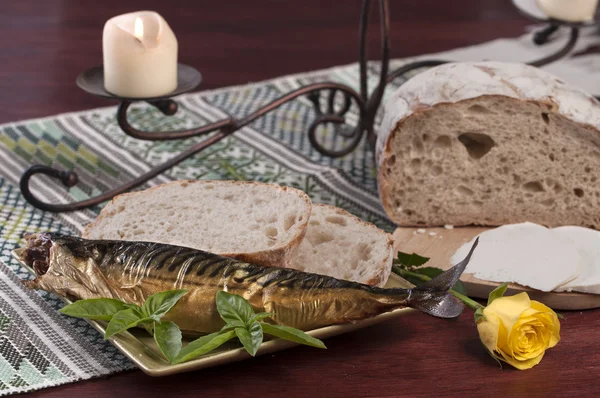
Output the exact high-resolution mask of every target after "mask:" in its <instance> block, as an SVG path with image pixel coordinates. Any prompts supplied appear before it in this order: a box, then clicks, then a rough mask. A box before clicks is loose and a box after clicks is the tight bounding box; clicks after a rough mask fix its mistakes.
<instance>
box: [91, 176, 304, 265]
mask: <svg viewBox="0 0 600 398" xmlns="http://www.w3.org/2000/svg"><path fill="white" fill-rule="evenodd" d="M310 211H311V202H310V199H309V197H308V196H307V195H306V194H305V193H304V192H302V191H300V190H297V189H293V188H289V187H284V186H279V185H275V184H262V183H257V182H237V181H174V182H171V183H168V184H164V185H160V186H157V187H153V188H150V189H147V190H145V191H139V192H132V193H127V194H123V195H119V196H117V197H115V198H114V199H113V200H112V201H111V202H110V203H108V204H107V205H106V207H104V209H102V211H101V212H100V215H99V216H98V218H97V219H96V220H95V221H94V222H92V223H90V224H89V225H88V226H87V227H86V229H85V231H84V233H83V237H84V238H88V239H118V240H127V241H152V242H159V243H167V244H173V245H181V246H186V247H192V248H195V249H201V250H206V251H209V252H213V253H217V254H221V255H224V256H228V257H233V258H237V259H240V260H243V261H247V262H252V263H255V264H260V265H264V266H273V267H285V266H287V265H288V264H289V262H290V259H291V256H292V254H293V252H294V250H295V249H296V248H297V247H298V245H300V242H301V241H302V238H303V237H304V234H305V232H306V226H307V223H308V220H309V217H310Z"/></svg>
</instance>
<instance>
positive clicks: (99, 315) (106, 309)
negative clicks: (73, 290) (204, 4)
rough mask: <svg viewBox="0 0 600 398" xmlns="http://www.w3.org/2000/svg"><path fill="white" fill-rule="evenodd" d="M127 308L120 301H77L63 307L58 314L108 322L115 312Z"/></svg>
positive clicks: (104, 299)
mask: <svg viewBox="0 0 600 398" xmlns="http://www.w3.org/2000/svg"><path fill="white" fill-rule="evenodd" d="M126 308H127V304H125V303H124V302H122V301H121V300H117V299H111V298H97V299H88V300H79V301H75V302H74V303H71V304H69V305H66V306H64V307H63V308H61V309H60V310H59V312H61V313H63V314H65V315H69V316H73V317H75V318H85V319H93V320H95V321H110V318H112V317H113V315H115V314H116V313H117V312H119V311H122V310H124V309H126Z"/></svg>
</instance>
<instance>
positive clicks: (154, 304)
mask: <svg viewBox="0 0 600 398" xmlns="http://www.w3.org/2000/svg"><path fill="white" fill-rule="evenodd" d="M187 292H188V291H187V290H185V289H181V290H167V291H165V292H160V293H156V294H153V295H152V296H150V297H148V298H147V299H146V301H145V302H144V304H143V305H142V313H143V314H144V316H146V317H149V318H152V319H154V320H155V321H160V317H162V316H163V315H164V314H166V313H167V312H169V310H170V309H171V308H173V306H174V305H175V304H177V302H178V301H179V299H180V298H182V297H183V296H184V295H185V294H186V293H187Z"/></svg>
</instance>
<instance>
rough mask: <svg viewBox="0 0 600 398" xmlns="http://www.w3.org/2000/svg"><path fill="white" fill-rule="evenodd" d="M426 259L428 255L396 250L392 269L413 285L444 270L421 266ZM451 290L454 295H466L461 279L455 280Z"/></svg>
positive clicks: (429, 278)
mask: <svg viewBox="0 0 600 398" xmlns="http://www.w3.org/2000/svg"><path fill="white" fill-rule="evenodd" d="M428 261H429V257H423V256H420V255H418V254H416V253H412V254H408V253H403V252H398V256H397V257H396V258H395V259H394V264H393V265H392V271H393V272H394V273H395V274H397V275H399V276H401V277H402V278H404V279H406V280H407V281H409V282H410V283H412V284H413V285H417V286H418V285H420V284H422V283H423V282H427V281H429V280H431V279H433V278H435V277H436V276H438V275H439V274H441V273H442V272H444V270H442V269H441V268H437V267H423V265H424V264H426V263H427V262H428ZM452 292H453V293H454V294H455V295H456V294H457V293H458V294H459V295H461V296H466V295H467V291H466V289H465V286H464V285H463V283H462V282H461V281H458V282H456V284H455V285H454V287H453V288H452ZM459 298H460V297H459Z"/></svg>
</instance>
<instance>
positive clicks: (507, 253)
mask: <svg viewBox="0 0 600 398" xmlns="http://www.w3.org/2000/svg"><path fill="white" fill-rule="evenodd" d="M479 238H480V239H479V247H478V248H477V250H475V252H474V253H473V257H472V258H471V261H470V262H469V265H468V266H467V269H466V270H465V273H469V274H473V275H474V276H475V277H476V278H478V279H483V280H486V281H492V282H514V283H518V284H520V285H523V286H529V287H532V288H534V289H538V290H542V291H544V292H549V291H552V290H554V289H556V288H557V287H558V286H561V285H563V284H565V283H567V282H569V281H571V280H573V279H575V278H576V277H577V276H578V275H579V267H580V262H581V256H580V254H579V251H578V250H577V248H576V247H575V245H574V244H573V243H572V242H571V241H570V240H568V239H564V237H563V236H562V235H561V234H555V233H553V231H552V230H550V229H548V228H546V227H543V226H541V225H538V224H533V223H528V222H527V223H521V224H511V225H504V226H502V227H499V228H495V229H491V230H489V231H485V232H483V233H481V234H480V235H479ZM471 244H472V243H467V244H464V245H463V246H462V247H461V248H460V249H458V250H457V251H456V253H454V255H453V256H452V260H451V261H452V264H456V263H458V262H459V261H460V260H462V259H463V258H464V257H465V256H466V255H467V253H468V251H469V248H470V247H471Z"/></svg>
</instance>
